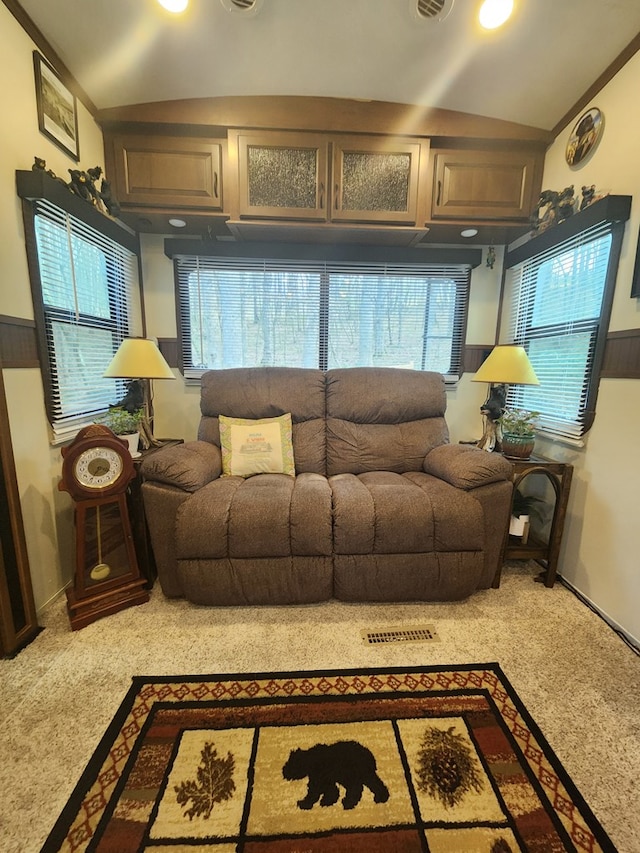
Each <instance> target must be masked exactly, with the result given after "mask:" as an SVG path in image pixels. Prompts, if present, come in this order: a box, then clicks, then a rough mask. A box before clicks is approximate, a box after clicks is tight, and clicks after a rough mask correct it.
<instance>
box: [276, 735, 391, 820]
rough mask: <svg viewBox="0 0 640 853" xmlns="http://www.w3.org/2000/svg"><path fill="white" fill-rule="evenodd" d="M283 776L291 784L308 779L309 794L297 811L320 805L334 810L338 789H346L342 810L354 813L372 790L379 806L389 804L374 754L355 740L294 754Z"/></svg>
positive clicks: (319, 745)
mask: <svg viewBox="0 0 640 853" xmlns="http://www.w3.org/2000/svg"><path fill="white" fill-rule="evenodd" d="M282 775H283V776H284V778H285V779H287V780H288V781H291V780H293V779H304V777H305V776H308V777H309V781H308V788H307V794H306V796H305V797H304V798H303V799H302V800H298V808H301V809H312V808H313V806H314V805H315V804H316V803H317V802H318V800H319V801H320V805H321V806H332V805H334V804H335V803H337V802H338V800H339V799H340V791H339V790H338V785H341V786H342V787H343V788H344V789H345V794H344V798H343V800H342V807H343V808H345V809H353V808H355V806H357V805H358V803H359V802H360V800H361V798H362V792H363V790H364V788H365V786H366V787H367V788H369V789H370V790H371V792H372V794H373V800H374V802H376V803H386V802H387V800H388V799H389V790H388V788H387V786H386V785H385V784H384V782H383V781H382V779H381V778H380V777H379V776H378V774H377V772H376V760H375V758H374V757H373V753H372V752H371V751H370V750H369V749H367V748H366V746H363V745H362V744H361V743H358V742H357V741H354V740H341V741H338V742H337V743H330V744H326V743H317V744H315V746H312V747H311V748H310V749H294V750H292V751H291V753H290V755H289V758H288V759H287V762H286V764H285V765H284V767H283V768H282Z"/></svg>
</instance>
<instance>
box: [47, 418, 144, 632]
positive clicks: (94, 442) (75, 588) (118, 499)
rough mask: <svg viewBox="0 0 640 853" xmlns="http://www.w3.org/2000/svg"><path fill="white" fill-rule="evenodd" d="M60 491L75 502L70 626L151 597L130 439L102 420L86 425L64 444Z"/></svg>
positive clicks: (75, 625)
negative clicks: (139, 548) (135, 512)
mask: <svg viewBox="0 0 640 853" xmlns="http://www.w3.org/2000/svg"><path fill="white" fill-rule="evenodd" d="M62 457H63V461H62V480H61V481H60V483H59V484H58V488H59V489H60V490H61V491H65V492H68V493H69V494H70V495H71V497H72V498H73V501H74V504H75V513H74V514H75V528H76V566H75V574H74V580H73V585H72V586H71V587H69V588H68V589H67V611H68V613H69V620H70V622H71V627H72V628H73V629H74V630H75V629H77V628H83V627H84V626H85V625H88V624H90V623H91V622H94V621H95V620H96V619H100V618H101V617H103V616H107V615H109V614H111V613H116V612H117V611H119V610H123V609H124V608H125V607H130V606H131V605H134V604H143V603H144V602H145V601H148V600H149V593H148V592H147V590H146V589H145V588H144V586H145V583H146V581H145V580H144V579H143V578H142V577H141V576H140V570H139V568H138V562H137V559H136V553H135V549H134V545H133V534H132V532H131V524H130V521H129V514H128V508H127V498H126V495H127V489H128V486H129V483H130V482H131V480H132V479H133V478H134V477H135V470H134V466H133V461H132V459H131V455H130V453H129V450H128V449H127V445H126V443H125V442H124V441H123V440H122V439H120V438H118V437H117V436H116V435H114V434H113V433H112V432H111V430H110V429H108V428H107V427H106V426H103V425H102V424H92V425H90V426H88V427H85V428H84V429H81V430H80V432H79V433H78V435H77V436H76V438H75V439H74V440H73V441H72V443H71V444H70V445H69V446H68V447H65V448H63V449H62Z"/></svg>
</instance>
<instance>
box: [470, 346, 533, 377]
mask: <svg viewBox="0 0 640 853" xmlns="http://www.w3.org/2000/svg"><path fill="white" fill-rule="evenodd" d="M472 382H493V383H500V384H505V385H539V384H540V380H539V379H538V377H537V376H536V373H535V370H534V369H533V366H532V364H531V362H530V361H529V356H528V355H527V353H526V352H525V350H524V347H519V346H514V345H511V344H509V345H504V346H497V347H494V348H493V350H492V351H491V354H490V355H489V356H488V357H487V359H486V360H485V361H484V363H483V364H482V365H481V366H480V369H479V370H478V372H477V373H476V375H475V376H474V377H473V379H472Z"/></svg>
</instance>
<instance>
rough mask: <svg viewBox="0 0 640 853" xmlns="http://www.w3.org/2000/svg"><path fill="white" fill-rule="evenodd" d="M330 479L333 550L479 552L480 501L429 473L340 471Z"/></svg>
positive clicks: (372, 552) (397, 552)
mask: <svg viewBox="0 0 640 853" xmlns="http://www.w3.org/2000/svg"><path fill="white" fill-rule="evenodd" d="M329 483H330V485H331V490H332V492H333V506H334V521H333V536H334V551H335V553H336V554H416V553H430V552H433V551H481V550H482V547H483V512H482V507H481V506H480V504H479V503H478V501H476V500H475V499H474V498H473V497H471V495H469V494H468V493H466V492H462V491H460V489H456V488H454V487H453V486H451V485H449V484H448V483H445V482H443V481H442V480H438V479H437V478H435V477H432V476H430V475H429V474H424V473H421V472H419V471H414V472H409V473H406V474H403V475H400V474H395V473H392V472H390V471H376V472H370V473H366V474H360V475H359V476H355V475H353V474H338V475H336V476H333V477H330V478H329Z"/></svg>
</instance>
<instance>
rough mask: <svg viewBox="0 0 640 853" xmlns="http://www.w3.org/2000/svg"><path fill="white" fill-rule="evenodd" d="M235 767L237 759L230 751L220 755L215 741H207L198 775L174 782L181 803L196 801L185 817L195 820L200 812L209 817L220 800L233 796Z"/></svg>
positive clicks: (200, 814)
mask: <svg viewBox="0 0 640 853" xmlns="http://www.w3.org/2000/svg"><path fill="white" fill-rule="evenodd" d="M234 769H235V761H234V758H233V755H232V754H231V753H230V752H229V753H227V757H226V758H219V757H218V751H217V750H216V748H215V746H214V744H213V743H210V742H207V743H205V745H204V747H203V748H202V752H201V753H200V764H199V766H198V769H197V771H196V775H197V779H186V780H185V781H183V782H180V784H179V785H175V786H174V790H175V792H176V795H177V796H176V799H177V801H178V804H179V805H181V806H187V805H188V804H189V800H191V801H192V806H191V808H189V809H185V812H184V817H188V818H189V820H193V818H194V817H196V816H197V817H202V818H204V819H205V820H207V819H208V818H209V817H210V816H211V812H212V811H213V807H214V806H215V804H216V803H221V802H223V801H224V800H229V799H230V798H231V797H232V796H233V792H234V791H235V789H236V784H235V782H234V781H233V771H234Z"/></svg>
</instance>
